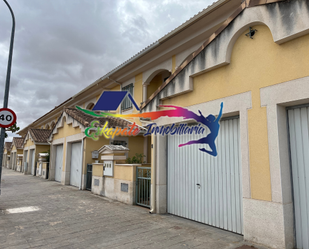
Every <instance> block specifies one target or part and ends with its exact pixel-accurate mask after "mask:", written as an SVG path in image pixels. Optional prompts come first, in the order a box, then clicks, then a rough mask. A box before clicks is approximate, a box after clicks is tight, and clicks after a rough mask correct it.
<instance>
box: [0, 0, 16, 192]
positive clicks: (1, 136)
mask: <svg viewBox="0 0 309 249" xmlns="http://www.w3.org/2000/svg"><path fill="white" fill-rule="evenodd" d="M3 1H4V3H5V4H6V5H7V7H8V8H9V10H10V12H11V15H12V32H11V43H10V51H9V60H8V68H7V73H6V83H5V91H4V100H3V108H7V107H8V102H9V90H10V79H11V66H12V56H13V44H14V34H15V16H14V13H13V10H12V9H11V6H10V5H9V4H8V2H7V1H6V0H3ZM4 138H5V128H3V127H2V128H1V134H0V195H1V177H2V163H3V162H2V160H3V150H4Z"/></svg>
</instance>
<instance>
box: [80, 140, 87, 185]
mask: <svg viewBox="0 0 309 249" xmlns="http://www.w3.org/2000/svg"><path fill="white" fill-rule="evenodd" d="M85 138H86V136H85V135H84V136H83V138H82V155H81V158H82V159H81V163H82V167H81V171H80V185H79V190H82V182H83V165H84V162H83V160H84V140H85Z"/></svg>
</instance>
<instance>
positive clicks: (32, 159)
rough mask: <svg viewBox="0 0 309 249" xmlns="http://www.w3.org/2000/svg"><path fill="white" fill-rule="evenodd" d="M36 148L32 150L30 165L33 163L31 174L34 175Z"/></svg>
mask: <svg viewBox="0 0 309 249" xmlns="http://www.w3.org/2000/svg"><path fill="white" fill-rule="evenodd" d="M34 151H35V150H30V159H29V162H30V165H31V174H32V175H34V163H35V154H34Z"/></svg>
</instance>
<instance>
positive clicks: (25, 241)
mask: <svg viewBox="0 0 309 249" xmlns="http://www.w3.org/2000/svg"><path fill="white" fill-rule="evenodd" d="M1 192H2V195H1V196H0V248H22V249H24V248H126V249H129V248H149V249H150V248H210V249H216V248H220V249H221V248H236V247H240V246H241V245H243V244H244V243H243V237H242V236H240V235H236V234H233V233H230V232H226V231H222V230H220V229H216V228H213V227H210V226H206V225H203V224H200V223H197V222H192V221H189V220H186V219H182V218H179V217H175V216H172V215H155V214H149V210H148V209H145V208H141V207H138V206H130V205H126V204H123V203H120V202H117V201H112V200H109V199H107V198H104V197H98V196H96V195H93V194H91V193H90V192H89V191H79V190H78V189H77V188H74V187H70V186H63V185H60V184H59V183H57V182H53V181H47V180H43V179H40V178H38V177H34V176H29V175H27V176H25V175H22V174H21V173H17V172H14V171H12V170H8V169H3V177H2V191H1ZM26 207H28V208H27V209H26ZM29 207H32V209H34V210H36V211H31V212H29V209H31V208H29ZM16 208H19V209H16ZM22 208H24V209H22ZM12 209H14V210H12ZM37 209H38V210H37ZM25 211H28V212H25ZM10 212H13V213H10ZM16 212H17V213H16ZM18 212H19V213H18Z"/></svg>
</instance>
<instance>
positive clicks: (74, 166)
mask: <svg viewBox="0 0 309 249" xmlns="http://www.w3.org/2000/svg"><path fill="white" fill-rule="evenodd" d="M81 145H82V143H73V144H72V153H71V173H70V185H72V186H75V187H79V186H80V181H81V167H82V163H81V152H82V151H81Z"/></svg>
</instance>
